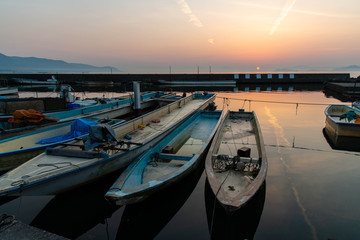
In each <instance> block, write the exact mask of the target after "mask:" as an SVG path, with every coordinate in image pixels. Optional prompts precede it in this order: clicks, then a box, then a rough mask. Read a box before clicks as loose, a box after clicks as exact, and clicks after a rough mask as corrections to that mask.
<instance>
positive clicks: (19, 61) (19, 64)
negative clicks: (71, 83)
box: [0, 53, 120, 72]
mask: <svg viewBox="0 0 360 240" xmlns="http://www.w3.org/2000/svg"><path fill="white" fill-rule="evenodd" d="M0 72H120V70H119V69H117V68H115V67H111V66H105V67H96V66H92V65H88V64H82V63H67V62H65V61H62V60H53V59H46V58H36V57H12V56H6V55H4V54H1V53H0Z"/></svg>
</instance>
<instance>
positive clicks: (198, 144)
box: [143, 116, 219, 182]
mask: <svg viewBox="0 0 360 240" xmlns="http://www.w3.org/2000/svg"><path fill="white" fill-rule="evenodd" d="M218 121H219V119H218V118H213V117H210V118H208V117H204V116H202V117H200V118H197V120H196V121H195V122H194V123H192V125H191V127H189V128H188V129H187V130H186V131H184V132H182V133H181V134H180V135H179V136H176V140H175V141H173V142H172V144H170V145H169V146H171V147H173V149H174V151H175V152H174V155H175V156H192V155H193V154H196V153H199V152H200V151H201V148H203V147H204V144H205V143H206V141H207V140H208V139H209V135H210V134H211V132H212V131H213V129H214V128H215V126H216V124H217V122H218ZM186 163H187V161H180V160H170V161H162V160H161V159H160V160H159V161H158V162H150V163H149V164H148V165H147V167H146V168H145V171H144V175H143V182H148V181H151V180H154V179H157V178H159V177H161V176H165V175H168V174H171V173H172V172H174V171H176V170H177V169H179V168H180V167H181V166H183V165H184V164H186Z"/></svg>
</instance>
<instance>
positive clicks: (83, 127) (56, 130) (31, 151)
mask: <svg viewBox="0 0 360 240" xmlns="http://www.w3.org/2000/svg"><path fill="white" fill-rule="evenodd" d="M94 120H95V119H94ZM96 120H97V121H93V120H90V119H81V118H80V119H76V120H73V121H71V122H66V123H63V124H57V125H55V126H52V127H49V128H47V129H42V130H40V131H32V132H30V133H27V134H21V135H18V136H15V137H12V138H7V139H4V140H1V141H0V149H1V152H0V172H4V171H8V170H10V169H13V168H15V167H17V166H19V165H20V164H22V163H24V162H25V161H27V160H29V159H30V158H33V157H35V156H37V155H39V154H40V153H42V152H44V150H45V148H47V147H53V146H56V145H58V144H61V143H65V142H69V141H71V140H74V139H75V138H78V137H84V136H85V135H87V134H88V131H89V127H90V126H91V125H95V124H97V123H98V122H99V123H104V122H106V123H108V124H110V125H114V124H120V123H122V122H125V121H124V120H116V119H113V120H107V119H96ZM64 135H65V136H64ZM47 139H48V140H47Z"/></svg>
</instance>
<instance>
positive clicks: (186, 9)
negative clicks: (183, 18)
mask: <svg viewBox="0 0 360 240" xmlns="http://www.w3.org/2000/svg"><path fill="white" fill-rule="evenodd" d="M177 3H178V4H179V5H180V7H181V11H182V12H183V13H185V14H186V15H187V16H188V18H189V22H190V23H192V24H193V25H194V26H196V27H202V26H203V24H202V22H201V21H200V20H199V18H198V17H197V16H196V15H195V14H194V13H193V12H192V11H191V9H190V7H189V5H188V4H187V3H186V1H185V0H177Z"/></svg>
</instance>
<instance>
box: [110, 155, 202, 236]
mask: <svg viewBox="0 0 360 240" xmlns="http://www.w3.org/2000/svg"><path fill="white" fill-rule="evenodd" d="M201 161H202V162H201V164H200V166H198V167H197V168H196V169H195V170H194V171H193V172H192V173H191V174H190V175H188V176H187V177H186V178H185V179H182V180H180V181H179V182H177V183H175V184H173V185H172V186H171V188H165V189H163V190H161V191H159V192H157V193H155V194H153V195H151V196H150V197H149V198H147V199H146V201H143V202H139V203H136V204H129V205H126V207H125V210H124V212H123V215H122V218H121V222H120V225H119V228H118V231H117V234H116V239H119V240H120V239H153V238H155V237H156V236H157V235H158V234H159V233H160V231H161V230H162V229H163V228H164V227H165V226H166V225H167V224H168V222H169V221H170V220H171V219H172V218H173V217H174V215H175V214H176V213H177V212H178V211H179V209H181V207H182V206H183V205H184V203H185V202H186V200H187V199H188V198H189V196H190V195H191V193H192V192H193V190H194V188H195V186H196V185H197V183H198V181H199V179H200V177H201V174H202V173H203V171H204V159H202V160H201ZM193 214H196V213H193Z"/></svg>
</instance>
